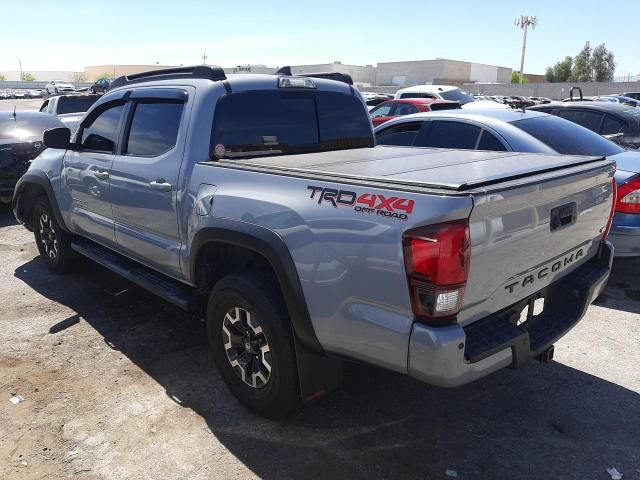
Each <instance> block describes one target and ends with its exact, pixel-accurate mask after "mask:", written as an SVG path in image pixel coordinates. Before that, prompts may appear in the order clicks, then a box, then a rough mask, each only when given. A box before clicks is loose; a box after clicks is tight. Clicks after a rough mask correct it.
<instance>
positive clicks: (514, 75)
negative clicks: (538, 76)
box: [511, 70, 529, 83]
mask: <svg viewBox="0 0 640 480" xmlns="http://www.w3.org/2000/svg"><path fill="white" fill-rule="evenodd" d="M511 83H520V72H517V71H515V70H514V71H513V72H511ZM522 83H529V80H527V79H526V78H525V79H524V80H523V82H522Z"/></svg>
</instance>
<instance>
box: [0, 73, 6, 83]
mask: <svg viewBox="0 0 640 480" xmlns="http://www.w3.org/2000/svg"><path fill="white" fill-rule="evenodd" d="M6 79H7V77H5V76H4V75H3V74H1V73H0V82H4V81H5V80H6Z"/></svg>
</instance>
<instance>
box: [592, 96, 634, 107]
mask: <svg viewBox="0 0 640 480" xmlns="http://www.w3.org/2000/svg"><path fill="white" fill-rule="evenodd" d="M600 98H606V99H612V100H613V101H614V102H616V103H622V104H623V105H629V106H630V107H637V106H638V105H640V100H636V99H635V98H631V97H626V96H624V95H602V96H601V97H600Z"/></svg>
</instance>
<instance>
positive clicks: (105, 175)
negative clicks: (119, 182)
mask: <svg viewBox="0 0 640 480" xmlns="http://www.w3.org/2000/svg"><path fill="white" fill-rule="evenodd" d="M94 175H95V177H96V178H97V179H99V180H106V179H107V178H109V172H105V171H104V170H100V171H97V172H95V173H94Z"/></svg>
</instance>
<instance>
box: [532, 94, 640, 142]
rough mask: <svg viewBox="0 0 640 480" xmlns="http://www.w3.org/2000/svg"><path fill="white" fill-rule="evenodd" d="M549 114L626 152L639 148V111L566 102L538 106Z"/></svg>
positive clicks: (612, 105)
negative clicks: (621, 147)
mask: <svg viewBox="0 0 640 480" xmlns="http://www.w3.org/2000/svg"><path fill="white" fill-rule="evenodd" d="M530 110H535V111H539V112H545V113H550V114H552V115H557V116H559V117H562V118H564V119H566V120H570V121H572V122H574V123H577V124H578V125H582V126H583V127H585V128H588V129H589V130H591V131H594V132H596V133H598V134H600V135H603V136H605V137H608V138H610V139H612V140H614V141H615V142H616V143H619V144H620V145H622V146H623V147H626V148H640V108H636V107H629V106H627V105H621V104H619V103H611V102H567V103H552V104H549V105H537V106H535V107H530Z"/></svg>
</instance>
